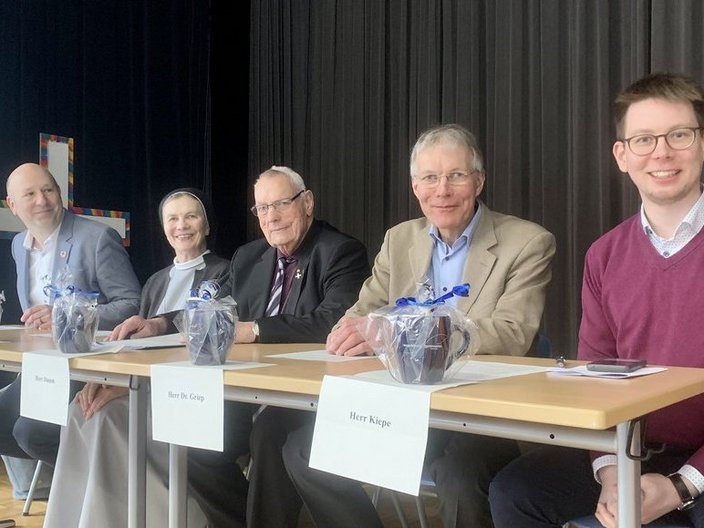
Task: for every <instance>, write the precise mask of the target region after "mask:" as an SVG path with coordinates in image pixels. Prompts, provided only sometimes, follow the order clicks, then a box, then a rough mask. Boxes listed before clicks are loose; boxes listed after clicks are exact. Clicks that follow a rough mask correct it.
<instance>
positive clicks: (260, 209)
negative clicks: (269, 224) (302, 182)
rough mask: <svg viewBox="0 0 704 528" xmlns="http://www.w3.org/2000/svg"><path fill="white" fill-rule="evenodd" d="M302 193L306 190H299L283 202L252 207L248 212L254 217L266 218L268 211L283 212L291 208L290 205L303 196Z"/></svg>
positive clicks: (278, 201)
mask: <svg viewBox="0 0 704 528" xmlns="http://www.w3.org/2000/svg"><path fill="white" fill-rule="evenodd" d="M304 192H306V190H305V189H301V190H300V191H298V192H297V193H296V194H295V195H294V196H292V197H291V198H286V199H285V200H276V201H275V202H271V203H270V204H258V205H253V206H252V207H251V208H250V209H249V210H250V211H252V214H253V215H254V216H266V215H268V214H269V210H272V211H285V210H287V209H288V208H289V207H291V204H293V201H294V200H295V199H296V198H298V197H299V196H300V195H301V194H303V193H304Z"/></svg>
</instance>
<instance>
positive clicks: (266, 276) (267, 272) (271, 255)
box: [247, 247, 276, 318]
mask: <svg viewBox="0 0 704 528" xmlns="http://www.w3.org/2000/svg"><path fill="white" fill-rule="evenodd" d="M275 264H276V249H275V248H273V247H269V248H268V249H267V250H266V251H264V253H262V256H261V258H260V259H259V264H258V265H257V266H255V267H254V270H253V271H252V275H251V278H250V282H251V284H248V285H247V286H249V287H250V288H251V289H252V290H253V292H254V294H253V295H252V296H251V297H250V299H251V300H250V303H249V304H250V313H252V314H261V315H259V316H258V317H262V316H264V314H265V313H266V305H267V304H268V303H269V294H270V293H271V279H272V277H273V276H274V266H275ZM255 318H256V316H255Z"/></svg>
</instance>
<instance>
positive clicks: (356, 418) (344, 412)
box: [310, 376, 430, 495]
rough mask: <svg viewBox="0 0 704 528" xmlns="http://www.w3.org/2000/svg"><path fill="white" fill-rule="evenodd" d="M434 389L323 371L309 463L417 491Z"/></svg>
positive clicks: (409, 492)
mask: <svg viewBox="0 0 704 528" xmlns="http://www.w3.org/2000/svg"><path fill="white" fill-rule="evenodd" d="M429 413H430V393H428V392H421V391H417V390H413V389H409V388H406V387H404V386H402V385H397V386H389V385H382V384H377V383H369V382H365V381H359V380H354V379H351V378H344V377H335V376H325V378H324V379H323V385H322V387H321V389H320V398H319V400H318V413H317V416H316V419H315V431H314V433H313V445H312V447H311V453H310V467H312V468H315V469H320V470H322V471H327V472H329V473H334V474H335V475H342V476H344V477H348V478H351V479H354V480H360V481H362V482H367V483H369V484H374V485H377V486H382V487H384V488H388V489H393V490H396V491H400V492H402V493H408V494H410V495H418V492H419V489H420V479H421V474H422V471H423V458H424V457H425V446H426V443H427V440H428V417H429Z"/></svg>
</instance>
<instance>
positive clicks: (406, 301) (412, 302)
mask: <svg viewBox="0 0 704 528" xmlns="http://www.w3.org/2000/svg"><path fill="white" fill-rule="evenodd" d="M455 295H456V296H457V297H467V296H468V295H469V283H468V282H465V283H464V284H458V285H457V286H454V287H453V288H452V290H451V291H449V292H447V293H446V294H444V295H441V296H440V297H438V298H437V299H428V300H427V301H417V300H416V298H415V297H400V298H399V299H396V306H433V305H434V304H444V303H445V301H446V300H447V299H449V298H451V297H453V296H455Z"/></svg>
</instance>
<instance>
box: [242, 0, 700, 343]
mask: <svg viewBox="0 0 704 528" xmlns="http://www.w3.org/2000/svg"><path fill="white" fill-rule="evenodd" d="M250 7H251V30H250V31H251V33H250V43H251V45H250V49H251V56H250V124H249V127H250V132H249V152H250V158H249V168H250V171H249V172H250V175H251V177H254V175H256V174H257V173H258V172H259V171H261V170H262V169H264V168H266V167H268V166H270V165H272V164H274V163H275V164H286V165H290V166H292V167H294V168H295V169H296V170H298V171H299V172H300V173H301V174H302V175H303V176H304V179H305V180H306V182H307V183H308V185H309V187H310V188H311V189H312V190H313V191H314V192H315V195H316V202H317V206H316V207H317V214H318V215H319V216H320V217H322V218H325V219H327V220H328V221H330V222H331V223H333V224H335V225H336V226H338V227H339V228H340V229H342V230H344V231H347V232H349V233H351V234H353V235H355V236H357V237H358V238H360V239H361V240H362V241H363V242H365V243H366V244H367V246H368V248H369V250H370V253H371V254H374V253H376V251H377V250H378V248H379V246H380V245H381V241H382V238H383V234H384V232H385V230H386V229H387V228H389V227H390V226H391V225H393V224H396V223H398V222H401V221H403V220H407V219H409V218H413V217H416V216H419V215H420V211H419V208H418V207H417V204H416V201H415V198H414V197H413V195H412V192H411V190H410V181H409V169H408V157H409V153H410V148H411V147H412V145H413V143H414V141H415V139H416V137H417V136H418V134H419V133H420V132H421V131H422V130H423V129H425V128H427V127H429V126H431V125H434V124H438V123H446V122H458V123H461V124H463V125H465V126H467V127H468V128H469V129H470V130H472V131H474V132H475V133H476V134H477V135H478V137H479V138H480V143H481V145H482V147H483V150H484V152H485V155H486V157H487V190H486V192H485V196H484V199H485V201H486V203H487V204H488V205H489V206H490V207H491V208H493V209H496V210H498V211H501V212H504V213H510V214H514V215H517V216H521V217H524V218H527V219H530V220H533V221H535V222H538V223H540V224H542V225H543V226H545V227H546V228H547V229H549V230H550V231H551V232H553V233H554V234H555V236H556V238H557V244H558V252H557V256H556V258H555V262H554V275H553V281H552V284H551V286H550V290H549V293H548V302H547V306H546V311H545V317H544V321H545V323H544V326H545V328H544V332H545V333H546V334H547V335H548V336H549V337H550V339H551V340H552V342H553V346H554V348H555V350H556V352H557V353H565V354H573V353H574V351H575V347H576V339H577V330H578V325H579V318H580V313H579V312H580V290H581V276H582V266H583V258H584V254H585V251H586V250H587V248H588V247H589V245H590V243H591V242H592V241H594V240H595V239H596V238H597V237H598V236H599V235H600V234H602V233H604V232H605V231H607V230H608V229H610V228H611V227H613V226H614V225H616V224H617V223H618V222H620V221H621V220H623V219H624V218H626V217H628V216H630V215H631V214H634V213H635V212H637V210H638V206H639V203H640V202H639V198H638V195H637V193H636V192H635V190H634V188H633V186H632V184H631V183H630V180H629V179H628V177H627V176H625V175H622V174H621V173H620V172H619V171H618V169H617V167H616V164H615V163H614V161H613V158H612V155H611V147H612V144H613V141H614V131H613V126H612V122H611V103H612V101H613V98H614V96H615V94H616V93H617V92H618V91H619V90H620V89H622V88H623V87H625V86H626V85H628V84H629V83H630V82H632V81H633V80H635V79H637V78H639V77H641V76H642V75H644V74H646V73H648V72H651V71H681V72H685V73H688V74H690V75H693V76H694V77H695V78H697V79H699V80H700V81H701V80H702V77H703V75H702V74H703V73H704V53H703V50H704V46H703V42H702V39H703V37H702V30H701V28H702V24H703V23H704V13H703V11H704V6H703V3H702V2H701V1H684V0H652V1H642V0H640V1H636V0H630V1H628V0H621V1H606V0H602V1H596V0H525V1H523V0H516V1H510V0H483V1H481V0H367V1H364V0H337V1H336V0H290V1H279V0H253V1H252V2H251V5H250ZM248 231H249V235H250V236H255V234H256V221H255V219H254V218H251V219H250V223H249V226H248ZM634 272H637V270H634Z"/></svg>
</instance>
